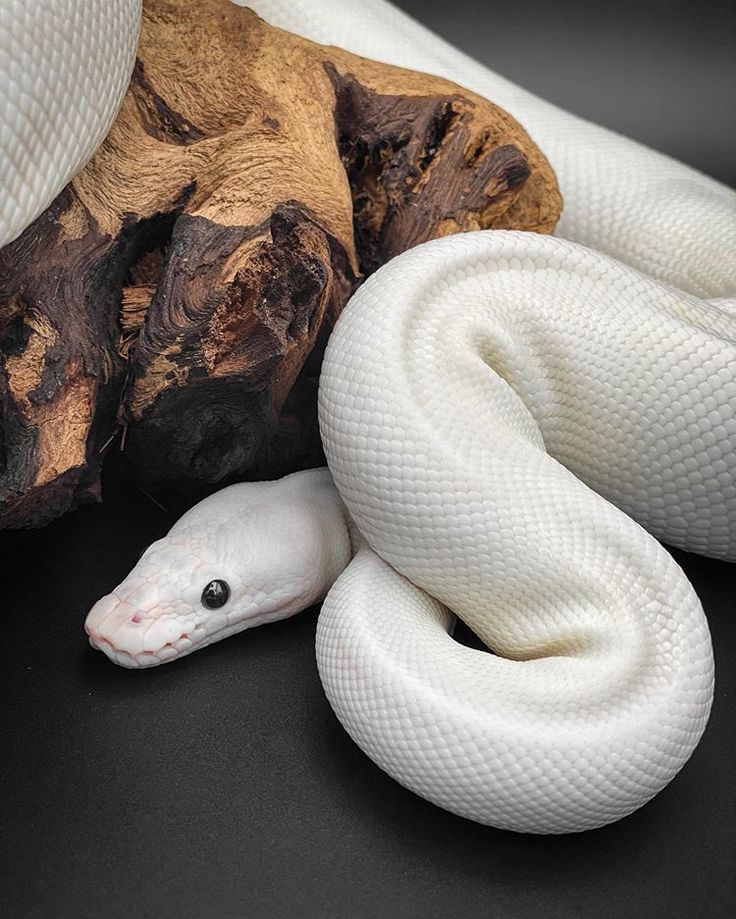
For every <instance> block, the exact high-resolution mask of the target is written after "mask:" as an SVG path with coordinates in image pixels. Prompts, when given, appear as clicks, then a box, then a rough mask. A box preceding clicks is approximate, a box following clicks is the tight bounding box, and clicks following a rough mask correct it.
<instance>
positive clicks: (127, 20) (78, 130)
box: [0, 0, 142, 247]
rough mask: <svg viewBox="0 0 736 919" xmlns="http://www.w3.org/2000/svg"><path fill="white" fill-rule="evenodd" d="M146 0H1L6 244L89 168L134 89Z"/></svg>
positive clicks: (0, 238) (0, 210) (1, 222)
mask: <svg viewBox="0 0 736 919" xmlns="http://www.w3.org/2000/svg"><path fill="white" fill-rule="evenodd" d="M141 3H142V0H84V2H83V3H81V2H79V0H52V2H46V3H29V2H28V0H0V125H1V126H2V130H1V131H0V187H1V188H2V194H1V195H0V247H1V246H4V245H6V243H9V242H12V241H13V240H14V239H15V238H16V237H17V236H19V235H20V234H21V233H22V232H23V230H24V229H25V228H26V227H27V226H28V225H29V224H30V223H32V222H33V221H34V220H35V219H36V217H38V215H39V214H40V213H41V212H42V211H43V210H44V209H45V208H46V207H48V205H49V204H50V203H51V202H52V201H53V200H54V198H55V197H56V196H57V195H58V194H59V192H60V191H61V190H62V189H63V188H64V186H65V185H66V184H67V182H69V181H71V179H73V178H74V176H75V175H76V174H77V173H78V172H79V171H80V169H82V167H83V166H85V164H86V163H87V161H88V160H89V159H90V158H91V157H92V154H93V153H94V152H95V150H97V148H98V147H99V145H100V144H101V143H102V141H103V140H104V138H105V135H106V134H107V132H108V131H109V130H110V126H111V125H112V123H113V121H114V120H115V115H116V114H117V112H118V109H119V108H120V105H121V103H122V101H123V96H124V95H125V91H126V89H127V88H128V82H129V81H130V75H131V73H132V71H133V64H134V62H135V52H136V47H137V45H138V28H139V24H140V18H141Z"/></svg>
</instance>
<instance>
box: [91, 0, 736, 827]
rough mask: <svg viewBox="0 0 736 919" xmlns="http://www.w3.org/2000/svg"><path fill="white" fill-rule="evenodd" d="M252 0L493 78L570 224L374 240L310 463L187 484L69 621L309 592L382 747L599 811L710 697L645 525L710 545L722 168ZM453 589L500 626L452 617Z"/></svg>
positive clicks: (411, 781) (723, 248)
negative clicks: (137, 556)
mask: <svg viewBox="0 0 736 919" xmlns="http://www.w3.org/2000/svg"><path fill="white" fill-rule="evenodd" d="M251 5H252V6H254V7H255V9H256V11H257V12H259V13H261V14H262V15H264V16H265V17H266V18H267V19H269V20H270V21H272V22H274V23H275V24H277V25H281V26H284V27H287V28H293V29H294V30H296V31H299V32H302V33H304V34H307V36H308V37H310V38H315V39H317V40H319V41H323V42H333V43H335V44H342V45H344V46H347V47H349V48H350V50H355V51H358V52H359V53H363V54H367V55H370V56H373V57H377V58H380V59H383V60H388V61H389V62H393V63H401V64H404V65H408V66H413V67H416V68H417V69H424V70H429V71H434V72H437V73H440V74H441V75H443V76H448V77H450V78H451V79H454V80H456V81H458V82H461V83H464V84H466V85H468V86H469V87H470V88H472V89H474V90H476V91H477V92H480V93H482V94H485V95H487V96H489V97H490V98H492V99H493V100H494V101H496V102H498V103H499V104H501V105H503V106H504V107H505V108H507V109H508V110H509V111H511V113H512V114H514V115H515V116H516V117H517V118H518V119H519V120H520V121H521V122H522V123H523V124H524V126H525V127H526V128H527V129H528V130H529V132H530V133H531V135H532V136H533V137H534V139H535V140H536V141H537V142H538V143H539V144H540V146H541V147H542V149H543V150H544V151H545V153H546V154H547V155H548V156H549V158H550V160H551V162H552V164H553V166H554V167H555V169H556V171H557V173H558V176H559V178H560V183H561V187H562V191H563V195H564V197H565V201H566V211H565V218H564V220H563V223H562V225H561V227H560V230H559V235H560V237H566V238H545V237H539V236H535V235H533V234H520V233H513V232H490V233H473V234H467V235H463V236H455V237H451V238H447V239H443V240H439V241H436V242H433V243H428V244H426V245H424V246H420V247H418V248H416V249H414V250H412V251H410V252H408V253H406V254H405V255H402V256H400V257H399V258H397V259H395V260H393V261H392V262H391V263H389V264H388V265H387V266H385V267H384V268H382V269H380V270H379V271H378V272H377V273H376V274H375V275H374V276H373V277H372V278H371V279H369V281H368V282H367V283H366V284H365V285H364V286H363V287H362V288H361V289H360V290H359V291H358V293H357V294H356V295H355V296H354V298H353V299H352V301H351V303H350V304H349V306H348V308H347V309H346V311H345V313H344V314H343V316H342V317H341V319H340V321H339V323H338V325H337V328H336V330H335V332H334V334H333V336H332V338H331V340H330V343H329V345H328V351H327V356H326V359H325V366H324V370H323V375H322V380H321V386H320V425H321V431H322V436H323V441H324V445H325V450H326V454H327V457H328V462H329V467H330V471H329V473H328V472H327V471H326V470H312V471H310V472H305V473H299V474H297V475H295V476H291V477H288V478H287V479H284V480H281V481H280V482H277V483H258V484H243V485H236V486H232V487H231V488H230V489H226V490H224V491H222V492H220V493H218V494H216V495H214V496H213V497H211V498H209V499H207V500H206V501H204V502H202V503H201V504H199V505H197V507H195V508H194V509H193V510H192V511H190V512H189V513H188V514H186V515H184V517H183V518H182V519H181V520H180V521H179V522H178V523H177V524H176V526H175V527H174V528H173V529H172V531H171V532H170V534H169V535H168V536H167V537H166V538H165V539H163V540H161V541H159V542H157V543H155V544H154V545H153V546H151V547H150V548H149V549H148V550H147V552H146V553H145V554H144V555H143V557H142V559H141V560H140V562H139V563H138V565H137V566H136V567H135V569H134V570H133V571H132V572H131V574H130V575H129V576H128V578H126V580H125V581H124V582H123V583H122V584H121V585H119V587H117V588H116V589H115V591H113V593H112V594H110V595H109V596H108V597H105V598H103V599H102V600H101V601H99V603H98V604H97V605H96V606H95V607H94V609H93V610H92V611H91V613H90V615H89V617H88V620H87V629H88V632H89V634H90V640H91V641H92V643H93V644H94V645H95V646H96V647H100V648H102V649H103V650H104V651H105V652H106V653H107V654H108V655H109V656H110V657H111V658H112V659H113V660H116V661H117V662H118V663H121V664H124V665H126V666H148V665H152V664H158V663H162V662H164V661H167V660H171V659H175V658H177V657H179V656H181V655H182V654H186V653H189V652H190V651H192V650H195V649H196V648H198V647H202V646H203V645H205V644H209V643H210V642H212V641H215V640H217V639H219V638H222V637H225V636H227V635H228V634H232V633H233V632H236V631H239V630H241V629H244V628H247V627H249V626H253V625H257V624H259V623H261V622H266V621H270V620H272V619H275V618H279V617H282V616H286V615H290V614H293V613H295V612H298V610H299V609H302V608H304V607H305V606H308V605H310V604H311V603H314V602H317V601H318V600H320V599H321V598H322V597H323V596H324V595H325V594H327V598H326V600H325V602H324V604H323V609H322V613H321V615H320V619H319V624H318V630H317V658H318V664H319V669H320V675H321V677H322V681H323V684H324V686H325V690H326V692H327V695H328V698H329V700H330V702H331V704H332V705H333V707H334V709H335V711H336V712H337V714H338V717H339V718H340V720H341V721H342V723H343V724H344V725H345V727H346V728H347V730H348V731H349V732H350V734H351V736H352V737H353V738H354V739H355V740H356V742H357V743H358V744H360V746H361V747H362V748H363V749H364V750H365V751H366V752H367V753H368V755H369V756H371V757H372V758H373V759H374V760H375V761H376V762H377V763H378V764H379V765H380V766H381V767H382V768H384V769H385V770H386V771H387V772H389V773H390V774H391V775H393V776H394V777H395V778H396V779H398V780H399V781H400V782H402V783H403V784H405V785H406V786H407V787H409V788H411V789H413V790H414V791H416V792H418V793H419V794H421V795H423V796H425V797H427V798H429V799H430V800H432V801H434V802H436V803H438V804H440V805H441V806H443V807H446V808H448V809H450V810H452V811H455V812H456V813H459V814H462V815H464V816H467V817H470V818H472V819H475V820H479V821H482V822H485V823H490V824H493V825H496V826H499V827H504V828H509V829H514V830H521V831H531V832H568V831H574V830H582V829H587V828H591V827H595V826H600V825H602V824H605V823H608V822H610V821H612V820H615V819H618V818H619V817H622V816H624V815H625V814H627V813H629V812H631V811H632V810H634V809H635V808H636V807H638V806H640V805H641V804H643V803H644V802H645V801H646V800H648V799H649V798H650V797H651V796H652V795H654V794H656V792H657V791H658V790H660V789H661V788H662V787H663V786H664V785H665V784H666V783H667V782H668V781H669V780H670V779H671V778H672V776H673V775H674V774H675V773H676V772H677V771H678V770H679V769H680V768H681V766H682V765H683V764H684V762H685V761H686V760H687V758H688V757H689V755H690V753H691V752H692V750H693V748H694V746H695V744H696V743H697V741H698V739H699V737H700V735H701V733H702V731H703V729H704V726H705V723H706V720H707V716H708V711H709V708H710V703H711V699H712V689H713V661H712V652H711V645H710V638H709V634H708V628H707V624H706V621H705V618H704V616H703V612H702V609H701V606H700V603H699V601H698V599H697V597H696V596H695V594H694V592H693V590H692V588H691V587H690V585H689V583H688V582H687V579H686V578H685V576H684V575H683V573H682V572H681V571H680V569H679V568H678V567H677V565H676V564H675V563H674V561H673V560H672V559H671V557H670V556H669V554H668V553H667V552H666V551H665V550H664V549H663V548H661V546H660V545H659V543H658V542H657V541H656V539H655V538H654V537H658V538H661V539H663V540H666V541H667V542H669V543H672V544H673V545H677V546H680V547H683V548H686V549H690V550H693V551H697V552H702V553H705V554H710V555H714V556H717V557H722V558H731V559H733V558H734V557H736V478H735V477H734V472H733V460H732V457H733V455H734V448H735V447H736V414H735V411H734V406H735V405H736V373H735V370H736V304H735V303H734V301H733V300H729V299H728V297H732V296H733V295H734V290H736V265H735V264H734V259H733V251H734V244H735V243H736V206H735V204H734V195H733V194H732V193H731V192H730V191H729V190H728V189H725V188H723V187H722V186H720V185H718V183H716V182H713V181H711V180H709V179H707V178H705V177H703V176H701V175H699V174H697V173H695V172H693V171H692V170H689V169H687V168H686V167H684V166H682V165H680V164H677V163H675V162H673V161H671V160H669V159H667V158H666V157H662V156H660V155H658V154H655V153H653V152H652V151H648V150H646V149H644V148H641V147H639V146H638V145H636V144H633V143H631V142H629V141H626V140H624V139H622V138H620V137H617V136H616V135H613V134H611V133H609V132H606V131H604V130H602V129H600V128H596V127H594V126H592V125H589V124H587V123H584V122H581V121H580V120H579V119H575V118H572V117H571V116H569V115H566V114H565V113H562V112H560V111H558V110H557V109H554V108H553V107H551V106H548V105H547V104H546V103H543V102H541V101H539V100H536V99H534V98H533V97H531V96H530V95H529V94H527V93H525V92H523V91H522V90H519V89H518V88H516V87H514V86H512V85H511V84H509V83H508V82H507V81H505V80H503V79H502V78H500V77H497V76H495V75H494V74H491V73H490V72H489V71H487V70H485V69H484V68H482V67H481V66H480V65H478V64H475V63H473V62H472V61H470V60H469V59H468V58H466V57H464V56H463V55H461V54H459V53H458V52H456V51H455V50H454V49H452V48H450V47H449V46H448V45H446V44H445V43H443V42H441V41H440V40H439V39H437V38H435V37H434V36H431V35H430V34H429V33H427V32H426V31H425V30H423V29H422V28H421V27H420V26H418V25H416V24H415V23H413V22H412V21H411V20H409V19H407V18H406V17H404V16H403V15H402V14H400V13H399V12H398V11H396V10H394V9H393V8H392V7H390V6H388V5H387V4H385V3H383V2H380V0H370V2H358V0H347V2H345V0H320V2H319V3H318V2H316V0H314V2H309V0H292V2H288V3H287V2H277V0H260V2H255V3H252V4H251ZM357 23H360V27H357V25H356V24H357ZM589 247H590V248H589ZM594 249H595V250H597V251H593V250H594ZM624 262H625V263H627V264H624ZM632 518H633V519H632ZM635 521H637V522H635ZM644 527H646V530H648V531H649V532H646V530H645V529H644ZM650 534H653V535H650ZM449 609H452V610H453V611H454V612H455V613H457V614H458V615H460V616H461V617H462V618H463V619H464V620H465V621H466V622H467V623H468V624H469V625H470V627H471V628H472V629H473V630H474V631H475V632H476V633H477V634H478V635H479V636H480V637H481V638H482V639H483V640H484V641H485V642H486V643H487V644H488V646H489V647H490V648H492V649H493V651H494V652H495V654H493V655H491V654H487V653H484V652H482V651H478V650H474V649H471V648H467V647H464V646H462V645H460V644H459V643H457V642H455V641H454V640H453V639H452V638H451V637H450V635H449V634H448V631H449V629H450V627H451V622H452V615H451V614H450V613H449V612H448V610H449Z"/></svg>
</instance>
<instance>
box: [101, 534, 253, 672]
mask: <svg viewBox="0 0 736 919" xmlns="http://www.w3.org/2000/svg"><path fill="white" fill-rule="evenodd" d="M231 556H232V551H228V546H227V543H226V542H225V541H224V540H221V539H218V533H217V529H216V528H215V529H212V530H210V532H207V533H202V532H197V533H195V532H191V531H188V530H186V529H185V530H182V531H180V532H177V533H172V534H170V535H169V536H166V537H164V538H163V539H160V540H158V541H157V542H154V543H153V544H152V545H151V546H149V547H148V549H146V551H145V552H144V553H143V555H142V556H141V558H140V560H139V562H138V564H137V565H136V566H135V568H133V570H132V571H131V572H130V574H129V575H128V576H127V577H126V578H125V580H124V581H122V582H121V583H120V584H119V585H118V586H117V587H116V588H115V590H113V591H112V593H110V594H107V596H104V597H102V599H100V600H99V601H98V602H97V603H96V604H95V605H94V606H93V607H92V609H91V610H90V612H89V614H88V616H87V620H86V622H85V629H86V631H87V634H88V635H89V640H90V644H91V645H92V647H93V648H97V649H99V650H101V651H104V653H105V654H107V656H108V657H109V658H110V659H111V660H113V661H114V662H115V663H117V664H120V665H122V666H123V667H134V668H138V667H152V666H155V665H157V664H161V663H165V662H166V661H168V660H171V659H172V658H174V657H178V656H181V655H183V654H188V653H189V652H190V651H192V650H194V649H195V648H199V647H202V646H204V645H206V644H210V643H211V642H212V641H215V640H216V639H217V638H219V637H224V633H225V632H226V631H227V630H228V628H229V627H230V626H232V625H233V623H235V622H238V623H239V624H240V627H241V628H243V627H244V624H243V620H244V619H245V618H247V614H248V608H249V605H251V603H250V600H251V598H250V596H249V593H250V592H249V590H248V589H247V585H245V584H243V583H242V578H241V577H239V575H238V574H237V570H238V569H237V566H236V565H235V564H234V562H235V559H233V558H232V557H231ZM228 634H229V633H228Z"/></svg>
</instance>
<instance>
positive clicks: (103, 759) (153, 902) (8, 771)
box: [0, 0, 736, 919]
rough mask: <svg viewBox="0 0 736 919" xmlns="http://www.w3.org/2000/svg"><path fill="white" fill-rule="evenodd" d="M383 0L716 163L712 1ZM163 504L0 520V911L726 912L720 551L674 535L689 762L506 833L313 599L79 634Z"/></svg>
mask: <svg viewBox="0 0 736 919" xmlns="http://www.w3.org/2000/svg"><path fill="white" fill-rule="evenodd" d="M400 5H401V6H402V7H404V8H405V9H407V10H408V11H410V12H412V13H413V14H414V15H416V16H417V17H418V18H421V19H422V20H423V21H425V22H426V23H427V24H428V25H430V26H431V27H432V28H434V29H435V30H437V31H439V32H441V33H443V34H445V35H446V36H447V37H448V38H450V39H451V40H452V41H454V42H455V43H457V44H459V45H461V46H463V47H464V48H465V49H466V50H469V51H470V52H472V53H473V54H474V55H475V56H476V57H478V58H480V59H482V60H484V61H485V62H486V63H488V64H489V65H490V66H492V67H495V68H496V69H497V70H499V71H501V72H503V73H505V74H506V75H507V76H509V77H510V78H511V79H514V80H516V81H517V82H519V83H521V84H522V85H525V86H526V87H527V88H529V89H532V90H534V91H536V92H538V93H540V94H542V95H544V96H546V97H547V98H549V99H550V100H552V101H555V102H558V103H559V104H561V105H563V106H565V107H567V108H569V109H571V110H573V111H576V112H577V113H579V114H582V115H585V116H587V117H590V118H593V119H595V120H597V121H599V122H601V123H604V124H606V125H608V126H610V127H613V128H616V129H618V130H620V131H622V132H624V133H627V134H629V135H631V136H634V137H636V138H637V139H640V140H643V141H645V142H647V143H649V144H651V145H653V146H654V147H657V148H659V149H661V150H664V151H665V152H668V153H671V154H673V155H676V156H678V157H680V158H682V159H684V160H686V161H687V162H689V163H691V164H692V165H694V166H697V167H698V168H700V169H702V170H703V171H705V172H708V173H710V174H712V175H714V176H716V177H718V178H720V179H722V180H724V181H727V182H731V183H734V181H735V180H736V175H735V174H734V155H733V154H734V130H733V128H734V125H733V119H732V116H731V115H730V112H729V105H732V103H733V95H732V90H733V70H732V66H731V55H732V54H733V50H734V48H733V34H734V33H733V25H734V17H733V13H730V12H728V9H729V8H728V5H727V4H718V3H711V2H701V3H693V2H687V3H684V2H683V3H679V2H669V3H665V2H651V0H646V2H644V0H642V2H631V3H622V2H619V3H616V4H610V5H609V4H594V3H590V2H588V3H574V2H558V3H548V4H543V3H541V2H537V3H531V2H521V0H515V2H514V3H513V4H506V5H503V4H501V3H500V2H494V3H490V2H489V3H481V2H471V0H454V2H443V3H436V2H435V3H420V2H409V0H403V2H401V3H400ZM729 94H731V95H730V98H729ZM113 465H114V464H113ZM180 509H181V508H180V507H175V506H174V505H169V510H168V512H164V511H163V510H161V509H159V508H158V507H157V506H156V505H154V504H153V503H152V502H151V501H150V500H149V499H148V498H147V497H146V496H144V495H143V494H142V493H141V492H140V491H138V490H137V489H136V488H135V487H134V486H133V485H132V484H131V483H129V482H128V481H127V480H126V478H125V475H124V472H121V470H119V469H115V468H112V467H111V468H110V470H108V473H107V474H106V477H105V504H104V505H103V506H97V507H89V508H83V509H81V510H79V511H77V512H75V513H73V514H70V515H68V516H67V517H65V518H63V519H61V520H59V521H57V522H55V523H54V524H52V525H51V526H49V527H47V528H46V529H44V530H42V531H38V532H17V533H5V534H0V559H2V564H3V582H2V586H0V597H1V600H0V616H2V632H1V633H0V636H1V643H2V662H1V669H0V673H2V679H3V680H4V684H3V694H2V735H1V736H2V744H3V758H4V763H3V768H2V784H3V797H2V842H3V850H4V851H3V857H2V867H3V884H2V894H1V899H0V909H1V910H2V912H3V915H5V916H9V917H37V916H38V917H75V919H82V917H108V916H109V917H118V916H120V917H122V916H146V917H148V916H162V917H200V916H222V917H244V916H255V917H261V916H263V917H270V916H273V917H287V916H289V917H291V916H319V917H333V916H334V917H342V916H356V917H363V916H378V917H380V916H391V917H393V916H396V917H443V919H444V917H448V919H449V917H465V916H499V917H517V916H518V917H522V916H523V917H527V916H541V917H547V916H549V917H557V916H559V917H569V916H583V917H588V916H594V917H618V916H629V917H647V919H649V917H659V916H662V917H680V916H682V917H701V916H702V917H709V919H717V917H720V916H726V915H735V914H736V912H735V911H736V890H735V889H734V877H733V871H734V866H735V863H736V847H735V845H734V839H735V832H734V818H735V816H736V815H735V814H734V794H733V779H732V772H733V768H734V746H735V743H734V741H735V736H734V730H733V722H734V707H735V706H736V693H735V692H734V689H735V685H734V684H735V682H736V653H735V646H736V634H735V631H736V629H735V626H734V615H733V613H734V609H733V606H734V601H733V596H734V590H733V587H734V578H733V570H734V569H733V568H732V567H731V566H728V565H725V564H723V563H717V562H714V561H708V560H705V559H699V558H697V557H695V556H687V555H685V554H683V553H676V555H677V558H678V560H679V561H680V562H681V563H682V564H683V566H684V567H685V570H686V572H687V573H688V575H689V577H690V578H691V579H692V581H693V583H694V585H695V587H696V590H697V591H698V593H699V595H700V597H701V598H702V601H703V604H704V607H705V609H706V612H707V614H708V617H709V621H710V624H711V630H712V633H713V641H714V646H715V653H716V666H717V686H716V697H715V703H714V708H713V714H712V717H711V721H710V724H709V726H708V729H707V731H706V734H705V736H704V738H703V741H702V743H701V744H700V746H699V747H698V749H697V751H696V752H695V754H694V756H693V758H692V760H691V762H690V763H689V764H688V765H687V767H686V768H685V769H684V771H683V772H682V773H681V774H680V775H679V776H678V777H677V778H676V779H675V781H674V782H673V783H672V784H671V785H670V786H669V787H668V788H667V789H665V791H663V792H662V793H661V794H660V795H659V796H658V797H657V798H656V799H655V800H654V801H653V802H651V803H650V804H649V805H648V806H647V807H645V808H644V809H643V810H641V811H639V812H638V813H636V814H634V815H633V816H631V817H629V818H628V819H626V820H624V821H622V822H620V823H618V824H615V825H613V826H611V827H608V828H605V829H603V830H598V831H595V832H592V833H586V834H583V835H579V836H568V837H526V836H520V835H515V834H511V833H503V832H499V831H497V830H494V829H490V828H487V827H481V826H478V825H475V824H473V823H470V822H468V821H464V820H461V819H460V818H457V817H454V816H453V815H450V814H447V813H445V812H443V811H441V810H439V809H438V808H435V807H433V806H431V805H430V804H427V803H426V802H424V801H422V800H421V799H419V798H417V797H415V796H414V795H412V794H411V793H409V792H407V791H405V790H403V789H402V788H401V787H399V786H398V785H397V784H396V783H394V782H393V781H392V780H391V779H389V778H388V777H387V776H386V775H384V774H383V773H382V772H381V771H380V770H379V769H378V768H377V767H375V766H374V765H373V764H372V763H371V762H370V761H369V760H368V759H367V758H366V757H365V756H364V755H363V754H362V753H361V752H360V750H358V748H357V747H355V746H354V745H353V744H352V742H351V741H350V740H349V739H348V737H347V736H346V735H345V734H344V732H343V731H342V729H341V728H340V726H339V725H338V723H337V721H336V719H335V718H334V716H333V714H332V712H331V710H330V708H329V706H328V704H327V702H326V701H325V699H324V696H323V693H322V690H321V687H320V684H319V680H318V677H317V672H316V666H315V663H314V651H313V641H314V628H315V622H316V611H311V612H308V613H306V614H303V615H301V616H298V617H296V618H294V619H292V620H289V621H287V622H283V623H278V624H275V625H272V626H268V627H263V628H260V629H256V630H253V631H251V632H246V633H243V634H241V635H239V636H236V637H234V638H231V639H229V640H228V641H226V642H223V643H221V644H220V645H215V646H213V647H211V648H209V649H206V650H205V651H202V652H199V653H197V654H196V655H193V656H192V657H188V658H185V659H184V660H182V661H181V662H178V663H176V664H174V665H172V666H166V667H162V668H157V669H154V670H149V671H143V672H130V671H125V670H122V669H119V668H116V667H114V666H113V665H112V664H110V663H109V662H108V661H107V659H106V658H105V657H103V655H101V654H99V653H98V652H93V651H92V650H91V649H89V648H88V647H87V645H86V639H85V636H84V633H83V631H82V623H83V621H84V617H85V614H86V612H87V610H88V608H89V607H90V606H91V604H92V603H93V602H94V601H95V600H96V599H97V598H98V597H99V596H101V595H102V594H104V593H106V592H108V591H109V590H110V589H111V588H112V587H113V586H114V585H115V584H116V583H118V582H119V581H120V580H121V578H122V577H123V576H124V575H125V574H126V573H127V572H128V570H129V569H130V568H131V566H132V565H133V564H134V563H135V562H136V560H137V558H138V556H139V554H140V552H141V549H142V548H143V547H144V546H145V545H147V544H148V543H149V542H150V541H152V540H153V539H155V538H157V537H159V536H161V535H163V534H164V533H165V532H166V530H167V529H168V528H169V527H170V526H171V524H172V523H173V521H174V520H175V519H176V515H177V513H178V511H179V510H180Z"/></svg>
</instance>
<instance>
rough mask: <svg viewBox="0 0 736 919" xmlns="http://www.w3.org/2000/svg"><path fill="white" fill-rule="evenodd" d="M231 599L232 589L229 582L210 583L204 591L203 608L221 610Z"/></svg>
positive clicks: (217, 581)
mask: <svg viewBox="0 0 736 919" xmlns="http://www.w3.org/2000/svg"><path fill="white" fill-rule="evenodd" d="M229 599H230V588H229V587H228V585H227V581H220V580H219V579H218V580H216V581H210V582H209V584H208V585H207V586H206V587H205V589H204V590H203V591H202V606H206V607H207V609H219V608H220V607H221V606H224V605H225V604H226V603H227V601H228V600H229Z"/></svg>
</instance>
